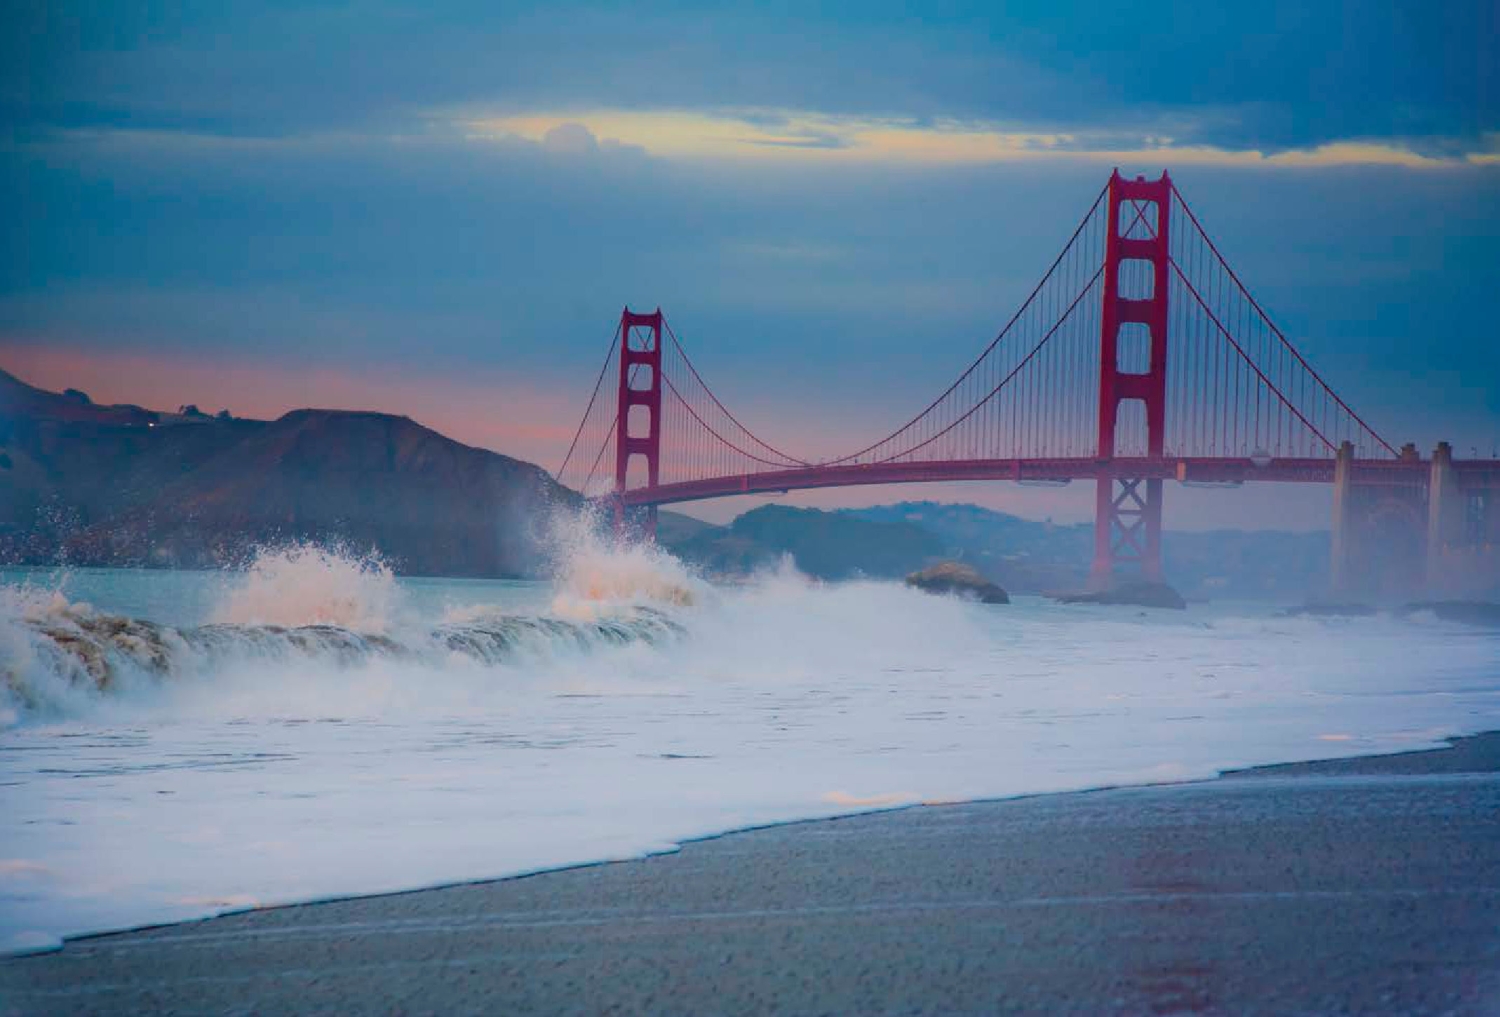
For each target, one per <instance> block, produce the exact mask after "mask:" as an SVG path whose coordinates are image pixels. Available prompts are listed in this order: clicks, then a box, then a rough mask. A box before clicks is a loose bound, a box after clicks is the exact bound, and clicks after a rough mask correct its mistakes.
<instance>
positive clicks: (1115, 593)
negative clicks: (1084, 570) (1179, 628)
mask: <svg viewBox="0 0 1500 1017" xmlns="http://www.w3.org/2000/svg"><path fill="white" fill-rule="evenodd" d="M1052 599H1054V600H1056V601H1059V602H1061V603H1063V604H1124V605H1127V606H1130V607H1165V608H1170V609H1172V610H1174V611H1183V610H1186V609H1187V601H1185V600H1183V599H1182V594H1180V593H1178V592H1177V591H1176V590H1174V589H1172V587H1170V586H1168V585H1167V584H1166V583H1148V582H1144V581H1142V582H1134V583H1121V584H1119V585H1118V586H1112V587H1110V588H1109V589H1107V590H1096V591H1093V592H1090V593H1059V594H1057V595H1056V596H1054V597H1053V598H1052Z"/></svg>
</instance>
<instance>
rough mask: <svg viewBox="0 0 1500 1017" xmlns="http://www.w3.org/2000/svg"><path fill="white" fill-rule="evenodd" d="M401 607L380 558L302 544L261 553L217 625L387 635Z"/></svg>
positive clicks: (221, 606)
mask: <svg viewBox="0 0 1500 1017" xmlns="http://www.w3.org/2000/svg"><path fill="white" fill-rule="evenodd" d="M399 604H400V591H399V589H398V587H397V585H396V576H395V574H394V573H393V572H392V571H391V569H390V566H389V565H387V564H386V563H385V562H384V561H383V560H382V559H381V558H380V557H379V556H378V555H375V554H373V553H371V554H355V553H351V552H350V551H349V550H348V549H346V548H336V547H335V548H328V547H321V546H319V545H316V544H306V543H302V544H294V545H291V546H288V547H276V548H263V549H261V550H260V551H258V552H257V553H256V555H255V557H254V558H253V559H252V560H251V562H250V565H249V567H248V568H247V569H245V572H244V575H243V576H242V577H241V578H240V579H239V580H237V581H236V582H235V583H234V584H233V585H232V586H231V587H230V589H229V591H228V595H227V596H225V597H224V599H223V601H222V603H221V604H219V606H218V608H217V610H216V611H215V612H214V614H213V617H212V620H213V621H216V622H220V623H224V624H232V625H287V626H292V625H337V626H339V627H340V628H346V629H351V630H353V631H355V632H385V631H387V630H388V629H389V628H390V627H391V625H392V624H393V623H394V622H395V620H396V611H397V608H398V606H399Z"/></svg>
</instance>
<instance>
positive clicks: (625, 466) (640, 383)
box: [614, 307, 662, 538]
mask: <svg viewBox="0 0 1500 1017" xmlns="http://www.w3.org/2000/svg"><path fill="white" fill-rule="evenodd" d="M661 327H662V326H661V308H659V307H658V308H657V309H656V310H655V311H653V312H651V313H650V314H635V313H633V312H632V311H631V310H630V308H629V307H627V308H625V309H624V310H623V311H622V312H621V313H620V390H619V398H618V401H617V402H616V403H615V405H616V406H618V407H619V411H618V412H619V419H618V421H617V422H616V425H615V490H614V511H615V520H614V521H615V532H616V533H617V534H620V535H624V534H625V533H626V532H627V520H626V512H625V500H624V497H625V485H626V481H627V479H628V476H629V472H630V460H631V457H632V456H637V455H639V456H642V457H644V458H645V460H646V486H648V487H655V486H656V484H657V480H658V478H659V476H660V468H661V423H662V422H661ZM637 407H641V408H642V409H643V410H644V412H642V413H635V412H632V411H634V410H635V409H636V408H637ZM639 525H640V529H641V530H642V531H643V535H644V536H646V537H648V538H654V537H655V536H656V506H655V505H652V506H650V507H649V508H647V509H645V518H644V519H643V520H641V521H640V524H639Z"/></svg>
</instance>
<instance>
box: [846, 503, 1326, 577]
mask: <svg viewBox="0 0 1500 1017" xmlns="http://www.w3.org/2000/svg"><path fill="white" fill-rule="evenodd" d="M850 514H851V515H855V516H858V517H860V518H862V519H871V520H880V521H889V520H894V519H900V520H905V521H906V522H909V523H912V524H914V525H918V526H921V527H923V528H924V529H927V530H930V531H932V532H933V533H935V534H937V535H938V536H940V537H941V538H942V539H943V542H944V544H945V545H947V552H946V553H947V555H948V557H952V558H962V559H964V560H966V561H970V562H972V563H973V564H974V565H976V566H977V567H978V568H979V569H980V570H981V571H983V572H984V573H985V574H986V575H988V576H990V577H991V578H992V579H994V580H995V582H997V583H999V584H1000V585H1001V586H1004V587H1005V588H1006V589H1008V590H1019V591H1029V590H1030V591H1034V590H1057V589H1067V588H1072V587H1076V586H1078V585H1080V584H1082V583H1083V582H1084V581H1085V580H1086V579H1087V578H1088V569H1089V564H1090V562H1091V560H1092V557H1093V550H1094V527H1093V524H1092V523H1072V524H1067V525H1055V524H1053V523H1050V522H1036V521H1034V520H1030V519H1021V518H1020V517H1018V516H1013V515H1009V514H1007V513H1004V512H996V511H993V510H991V509H986V508H980V507H979V506H977V505H944V504H938V503H936V502H925V501H924V502H901V503H899V504H896V505H881V506H878V507H875V508H868V509H852V510H850ZM1328 542H1329V536H1328V533H1327V532H1323V531H1317V532H1312V533H1301V532H1288V531H1279V530H1212V531H1198V530H1169V531H1168V532H1166V533H1164V534H1162V565H1163V567H1164V568H1165V570H1166V573H1167V578H1168V579H1169V580H1170V581H1171V582H1172V583H1173V584H1174V585H1175V586H1176V587H1177V588H1178V589H1180V590H1181V591H1182V592H1184V593H1186V594H1188V595H1190V596H1198V597H1215V596H1219V597H1252V598H1253V597H1270V598H1277V599H1288V598H1290V599H1296V598H1300V597H1303V596H1306V595H1307V594H1309V593H1314V592H1318V591H1320V590H1321V589H1322V588H1323V587H1324V586H1326V584H1327V580H1328V561H1329V545H1328Z"/></svg>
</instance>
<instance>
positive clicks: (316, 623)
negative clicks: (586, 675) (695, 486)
mask: <svg viewBox="0 0 1500 1017" xmlns="http://www.w3.org/2000/svg"><path fill="white" fill-rule="evenodd" d="M559 561H560V566H559V569H558V575H557V579H556V583H555V591H554V592H555V596H554V598H553V601H552V604H551V607H550V609H548V610H543V611H539V612H535V613H524V612H515V611H506V610H503V609H501V608H498V607H494V606H486V605H477V606H467V607H462V608H450V609H449V610H447V611H446V612H444V613H443V615H442V617H441V618H439V619H438V620H437V621H436V622H435V623H434V622H432V621H431V620H424V619H422V618H420V617H419V616H418V614H417V612H415V611H414V610H411V609H410V606H409V605H407V604H406V603H405V601H404V599H403V594H402V590H401V587H400V585H399V584H398V583H397V581H396V578H395V576H394V574H393V573H392V571H391V570H390V568H389V567H388V566H387V565H386V564H385V563H384V562H382V561H380V560H379V559H378V558H376V557H373V556H356V555H352V554H350V553H348V552H347V551H344V550H340V549H329V548H323V547H316V546H309V545H299V546H293V547H289V548H278V549H268V550H265V551H262V552H261V553H260V554H259V555H258V556H257V557H256V559H255V560H254V561H253V562H252V563H251V564H250V566H249V567H248V568H247V569H246V570H245V571H244V573H242V574H240V575H238V576H236V577H235V578H234V580H233V581H232V582H231V583H230V584H229V585H228V587H227V589H226V590H225V591H224V593H223V595H222V596H221V597H220V598H219V601H218V603H216V604H215V605H213V607H212V609H211V610H210V611H209V612H208V619H209V620H208V621H207V622H205V623H203V624H197V625H169V624H165V623H162V622H157V621H151V620H147V619H143V618H132V617H126V616H123V615H119V614H111V613H108V612H104V611H100V610H97V609H95V608H94V607H93V606H92V605H90V604H88V603H75V602H72V601H70V600H68V599H67V598H66V597H64V596H63V595H62V594H61V593H59V592H56V591H52V590H38V589H29V588H25V587H15V586H7V587H0V727H4V726H8V725H10V724H13V723H16V722H17V721H18V720H19V719H21V718H22V717H23V716H25V715H29V714H48V713H59V712H62V713H65V712H69V710H70V709H71V708H73V707H76V706H80V705H84V704H86V703H87V702H88V701H90V700H96V699H98V698H99V697H101V696H103V695H107V694H112V693H118V692H121V691H126V690H129V689H131V688H136V687H141V686H147V687H150V686H157V685H161V684H163V683H166V682H172V681H191V680H194V679H202V678H204V677H208V676H212V675H213V674H214V673H215V672H217V671H219V670H221V669H223V668H225V667H226V666H229V665H242V664H252V665H266V666H270V667H273V668H274V667H287V666H294V665H297V664H298V663H301V662H306V663H312V664H318V665H323V666H329V665H331V666H334V667H339V668H350V667H357V666H360V665H364V664H367V663H370V662H373V661H377V660H385V661H401V662H411V663H414V664H418V665H424V666H426V667H429V668H442V667H445V666H447V665H449V664H452V663H454V662H462V663H467V664H470V665H477V666H500V665H506V664H510V663H514V662H518V661H533V660H537V659H547V658H552V657H556V656H558V655H560V654H564V653H589V652H593V651H597V650H601V649H607V648H610V647H621V646H627V645H631V644H644V645H659V644H662V643H664V642H667V641H670V640H673V639H676V638H678V637H680V636H681V635H683V634H684V633H685V631H686V629H685V627H684V625H683V623H682V620H681V619H680V617H678V615H679V614H680V611H681V609H683V608H685V607H687V606H689V605H691V604H693V603H695V602H696V601H697V600H698V599H700V598H701V597H702V595H703V591H704V589H705V588H706V587H704V585H703V584H702V583H700V582H699V581H698V580H696V579H695V578H694V577H692V576H691V575H689V574H688V573H687V571H686V570H685V569H684V568H683V567H682V566H681V564H680V563H678V562H676V560H675V559H672V558H670V557H669V556H667V555H665V554H663V553H661V552H659V551H655V550H654V549H628V550H619V551H614V550H610V549H608V548H606V547H605V546H603V545H602V544H599V543H596V542H595V540H594V539H593V538H592V537H589V538H588V539H579V540H578V541H577V543H576V544H575V546H574V550H573V553H570V554H568V555H566V556H565V557H563V558H561V559H560V560H559Z"/></svg>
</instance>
